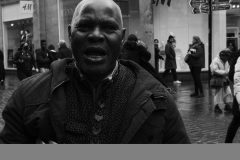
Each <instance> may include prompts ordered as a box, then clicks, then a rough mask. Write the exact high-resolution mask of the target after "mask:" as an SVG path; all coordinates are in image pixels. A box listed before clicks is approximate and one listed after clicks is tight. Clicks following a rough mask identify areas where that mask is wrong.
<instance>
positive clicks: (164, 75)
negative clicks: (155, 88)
mask: <svg viewBox="0 0 240 160" xmlns="http://www.w3.org/2000/svg"><path fill="white" fill-rule="evenodd" d="M169 72H170V69H166V70H165V71H164V72H163V78H165V77H166V76H167V75H168V74H169Z"/></svg>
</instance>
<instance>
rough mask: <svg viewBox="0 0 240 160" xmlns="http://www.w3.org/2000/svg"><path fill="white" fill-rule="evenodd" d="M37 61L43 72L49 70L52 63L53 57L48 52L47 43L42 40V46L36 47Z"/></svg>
mask: <svg viewBox="0 0 240 160" xmlns="http://www.w3.org/2000/svg"><path fill="white" fill-rule="evenodd" d="M35 52H36V62H37V66H38V68H39V71H40V72H41V73H43V72H47V71H48V70H49V67H50V64H51V58H50V56H49V54H48V49H47V43H46V41H45V40H41V48H40V49H36V51H35Z"/></svg>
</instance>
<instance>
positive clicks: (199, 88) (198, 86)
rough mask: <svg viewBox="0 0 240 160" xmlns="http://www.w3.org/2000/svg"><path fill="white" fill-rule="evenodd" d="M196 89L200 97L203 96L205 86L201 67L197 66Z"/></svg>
mask: <svg viewBox="0 0 240 160" xmlns="http://www.w3.org/2000/svg"><path fill="white" fill-rule="evenodd" d="M195 77H196V78H195V81H196V90H197V93H199V96H200V97H203V96H204V95H203V87H202V82H201V67H195Z"/></svg>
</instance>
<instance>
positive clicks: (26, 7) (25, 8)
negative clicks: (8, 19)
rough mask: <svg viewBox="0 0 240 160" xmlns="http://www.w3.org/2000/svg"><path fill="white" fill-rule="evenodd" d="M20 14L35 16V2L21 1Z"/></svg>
mask: <svg viewBox="0 0 240 160" xmlns="http://www.w3.org/2000/svg"><path fill="white" fill-rule="evenodd" d="M20 12H21V13H25V14H33V2H32V1H20Z"/></svg>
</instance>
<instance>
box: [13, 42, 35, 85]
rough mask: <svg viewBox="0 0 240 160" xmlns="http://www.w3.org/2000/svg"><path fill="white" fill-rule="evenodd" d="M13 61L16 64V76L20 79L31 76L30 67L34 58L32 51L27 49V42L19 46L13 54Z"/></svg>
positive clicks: (33, 63)
mask: <svg viewBox="0 0 240 160" xmlns="http://www.w3.org/2000/svg"><path fill="white" fill-rule="evenodd" d="M14 63H15V64H16V66H17V77H18V79H19V80H20V81H21V80H23V79H25V78H27V77H30V76H32V74H33V72H32V69H33V67H35V60H34V57H33V55H32V53H31V52H30V51H29V49H28V44H27V43H25V44H24V45H23V48H22V49H21V48H19V49H18V51H17V53H16V54H15V55H14Z"/></svg>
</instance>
